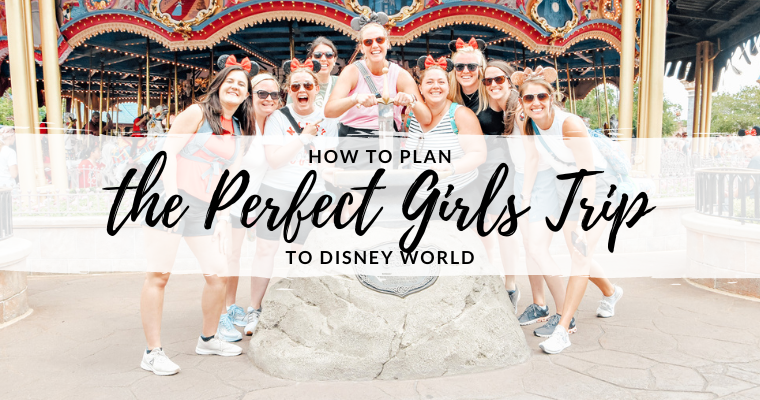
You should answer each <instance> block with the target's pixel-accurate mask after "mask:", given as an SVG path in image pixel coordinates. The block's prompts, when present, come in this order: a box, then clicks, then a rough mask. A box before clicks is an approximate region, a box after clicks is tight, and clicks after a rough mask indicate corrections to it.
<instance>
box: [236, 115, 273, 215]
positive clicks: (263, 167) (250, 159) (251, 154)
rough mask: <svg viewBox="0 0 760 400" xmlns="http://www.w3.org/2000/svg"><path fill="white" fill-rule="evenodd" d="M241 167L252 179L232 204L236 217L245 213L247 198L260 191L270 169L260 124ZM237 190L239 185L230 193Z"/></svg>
mask: <svg viewBox="0 0 760 400" xmlns="http://www.w3.org/2000/svg"><path fill="white" fill-rule="evenodd" d="M240 168H241V169H243V170H245V171H248V174H249V175H250V181H248V187H247V188H246V189H245V193H244V194H243V197H241V198H240V199H239V200H238V201H236V202H235V204H233V205H232V206H230V214H231V215H234V216H236V217H239V216H240V215H241V214H242V213H243V205H244V204H245V202H246V200H248V198H249V197H251V196H253V195H254V194H256V193H258V192H259V188H260V187H261V181H262V180H263V179H264V174H266V172H267V170H268V169H269V164H268V163H267V157H266V155H265V154H264V137H263V135H262V134H261V130H260V129H259V125H258V124H256V136H254V137H253V142H252V143H251V147H250V148H249V149H248V152H247V153H245V156H243V163H242V164H241V166H240ZM235 190H237V185H236V186H235V187H234V188H233V189H231V190H230V191H229V192H228V193H235Z"/></svg>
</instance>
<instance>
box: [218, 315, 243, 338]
mask: <svg viewBox="0 0 760 400" xmlns="http://www.w3.org/2000/svg"><path fill="white" fill-rule="evenodd" d="M216 336H217V337H219V339H221V340H224V341H225V342H239V341H241V340H243V335H242V334H241V333H240V332H239V331H238V330H237V329H235V325H233V324H232V317H230V314H222V316H221V317H220V318H219V327H218V328H217V329H216Z"/></svg>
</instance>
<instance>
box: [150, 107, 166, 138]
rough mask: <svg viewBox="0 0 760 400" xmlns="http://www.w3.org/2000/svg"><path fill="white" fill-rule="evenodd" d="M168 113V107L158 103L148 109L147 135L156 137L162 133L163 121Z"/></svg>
mask: <svg viewBox="0 0 760 400" xmlns="http://www.w3.org/2000/svg"><path fill="white" fill-rule="evenodd" d="M168 114H169V107H167V106H165V105H163V104H159V105H157V106H155V107H153V108H151V109H150V120H148V137H150V138H156V137H158V136H160V135H163V134H164V126H163V121H164V119H166V116H167V115H168Z"/></svg>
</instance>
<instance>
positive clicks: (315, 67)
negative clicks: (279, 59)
mask: <svg viewBox="0 0 760 400" xmlns="http://www.w3.org/2000/svg"><path fill="white" fill-rule="evenodd" d="M298 68H306V69H308V70H312V71H314V73H315V74H316V73H317V72H319V71H320V70H321V69H322V64H320V63H319V62H314V61H312V60H311V59H308V60H306V61H305V62H303V63H301V62H298V60H297V59H295V58H294V59H292V60H288V61H285V62H284V63H282V69H283V70H285V73H286V74H290V73H291V72H293V71H295V70H297V69H298Z"/></svg>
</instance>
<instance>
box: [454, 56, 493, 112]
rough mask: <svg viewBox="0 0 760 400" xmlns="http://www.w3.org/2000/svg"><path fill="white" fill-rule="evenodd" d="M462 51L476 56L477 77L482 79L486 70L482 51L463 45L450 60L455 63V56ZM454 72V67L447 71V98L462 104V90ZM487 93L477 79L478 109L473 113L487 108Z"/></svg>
mask: <svg viewBox="0 0 760 400" xmlns="http://www.w3.org/2000/svg"><path fill="white" fill-rule="evenodd" d="M463 53H467V54H474V55H475V56H476V57H477V58H478V77H480V78H481V79H482V78H483V76H484V75H485V70H486V58H485V57H484V56H483V53H482V52H481V51H480V50H478V49H473V48H472V47H470V46H465V47H463V48H462V49H461V50H459V51H457V52H456V53H454V54H452V55H451V61H453V62H454V63H455V64H456V58H457V56H459V55H460V54H463ZM456 74H457V70H456V68H454V69H452V70H451V72H449V100H451V101H453V102H455V103H459V104H464V98H463V97H462V90H461V87H460V85H459V82H457V75H456ZM487 95H488V94H487V92H486V87H485V86H484V85H483V83H482V82H480V81H478V109H477V110H476V111H475V114H480V113H481V112H482V111H483V110H485V109H486V108H488V97H486V96H487Z"/></svg>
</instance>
